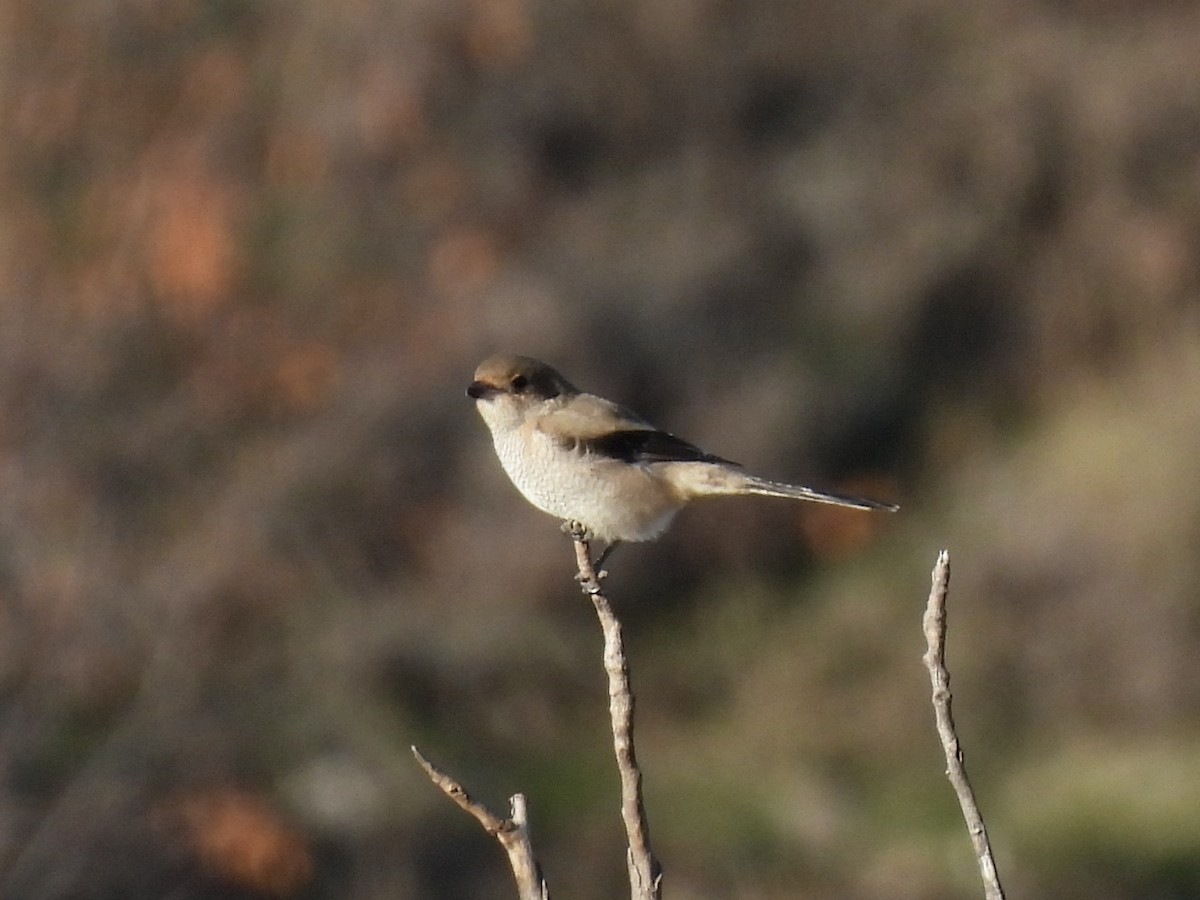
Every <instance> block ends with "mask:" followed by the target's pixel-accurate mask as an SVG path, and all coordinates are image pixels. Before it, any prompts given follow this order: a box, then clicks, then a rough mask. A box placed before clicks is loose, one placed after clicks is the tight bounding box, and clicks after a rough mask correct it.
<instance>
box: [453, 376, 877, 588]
mask: <svg viewBox="0 0 1200 900" xmlns="http://www.w3.org/2000/svg"><path fill="white" fill-rule="evenodd" d="M467 396H468V397H470V398H471V399H473V400H474V401H475V406H476V408H477V409H478V411H479V414H480V416H481V417H482V418H483V421H484V423H485V424H486V425H487V427H488V430H489V431H490V432H491V436H492V443H493V445H494V447H495V451H496V456H497V457H498V458H499V460H500V465H501V467H502V468H503V469H504V471H505V473H506V474H507V475H508V477H509V479H511V481H512V483H513V484H514V485H515V486H516V488H517V490H518V491H520V492H521V494H522V495H524V497H525V499H526V500H528V501H529V502H530V503H532V504H533V505H534V506H535V507H537V508H538V509H540V510H542V511H543V512H546V513H549V514H550V515H552V516H555V517H557V518H559V519H561V520H563V522H564V528H572V527H573V528H581V529H583V531H584V533H585V534H586V536H587V538H588V539H598V540H601V541H604V542H605V543H606V544H607V546H606V548H605V550H604V553H603V555H602V556H601V558H600V559H599V560H598V561H597V566H598V565H599V563H600V562H602V561H603V560H604V559H605V558H607V557H608V556H609V554H610V553H611V552H612V550H613V549H615V548H616V546H617V545H618V544H620V543H623V542H627V541H628V542H636V541H649V540H653V539H654V538H657V537H659V536H660V535H661V534H662V533H663V532H664V531H666V529H667V528H668V527H669V526H670V524H671V522H672V520H673V519H674V518H675V515H676V514H677V513H678V512H679V511H680V510H681V509H683V508H684V507H685V506H687V505H688V504H689V503H691V502H692V501H693V500H698V499H701V498H706V497H721V496H740V495H748V494H757V495H760V496H764V497H784V498H787V499H791V500H808V501H813V502H816V503H829V504H833V505H835V506H846V507H852V508H854V509H862V510H887V511H895V510H897V509H899V507H898V506H897V505H896V504H893V503H885V502H882V501H879V500H869V499H867V498H864V497H854V496H849V495H845V494H834V493H828V492H825V491H818V490H814V489H813V488H810V487H805V486H803V485H798V484H788V483H786V482H782V481H772V480H770V479H766V478H760V477H759V476H757V475H751V474H750V473H748V472H746V471H745V470H744V469H743V468H742V467H741V466H740V465H739V464H738V463H735V462H732V461H730V460H728V459H725V458H723V457H720V456H716V455H714V454H712V453H707V452H705V451H704V450H701V449H700V448H699V447H697V446H696V445H695V444H692V443H690V442H688V441H686V440H684V439H683V438H680V437H676V436H675V435H673V434H670V433H669V432H666V431H662V430H660V429H658V428H655V427H654V426H653V425H651V424H649V423H648V422H647V421H646V420H645V419H643V418H642V417H641V416H639V415H638V414H636V413H634V412H632V411H630V410H629V409H626V408H625V407H623V406H620V405H619V404H617V403H614V402H612V401H611V400H605V399H604V398H602V397H597V396H595V395H594V394H588V393H585V392H583V391H580V390H579V389H578V388H576V387H575V386H574V385H573V384H571V382H569V381H568V380H567V379H566V378H564V377H563V376H562V375H561V374H560V373H559V372H558V370H556V369H555V368H553V367H552V366H550V365H548V364H547V363H544V362H542V361H541V360H538V359H534V358H533V357H530V356H518V355H513V354H497V355H495V356H490V357H488V358H487V359H485V360H484V361H483V362H482V363H480V364H479V366H478V368H476V370H475V374H474V378H473V379H472V381H471V384H470V386H469V387H468V388H467Z"/></svg>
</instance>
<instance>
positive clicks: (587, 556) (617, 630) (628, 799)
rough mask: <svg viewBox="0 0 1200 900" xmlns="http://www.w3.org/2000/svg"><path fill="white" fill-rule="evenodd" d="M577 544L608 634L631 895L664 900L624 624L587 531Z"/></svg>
mask: <svg viewBox="0 0 1200 900" xmlns="http://www.w3.org/2000/svg"><path fill="white" fill-rule="evenodd" d="M567 531H568V533H569V534H570V535H571V537H572V539H574V541H575V559H576V562H577V563H578V565H579V583H580V586H581V587H582V589H583V592H584V593H585V594H587V595H588V596H589V597H591V599H592V604H593V605H594V606H595V607H596V615H597V616H598V617H599V619H600V628H601V629H602V630H603V632H604V671H605V672H606V673H607V674H608V701H609V702H608V708H609V714H610V716H611V718H612V733H613V748H614V749H615V751H616V756H617V769H618V771H619V772H620V774H621V818H622V819H623V820H624V822H625V834H626V836H627V837H628V839H629V849H628V854H627V857H626V864H627V866H628V868H629V887H630V896H631V897H632V898H633V900H659V898H661V897H662V870H661V869H660V868H659V865H658V860H656V859H655V858H654V853H653V851H652V850H651V849H650V825H649V823H648V822H647V821H646V808H645V805H644V804H643V802H642V773H641V770H640V769H639V768H638V764H637V757H636V755H635V753H634V747H633V707H634V699H633V691H632V690H631V689H630V687H629V665H628V663H627V662H626V660H625V644H624V640H623V637H622V634H621V623H620V622H619V621H618V620H617V617H616V616H615V615H613V611H612V607H611V606H610V605H609V603H608V599H607V598H606V597H605V596H604V593H603V590H602V589H601V586H600V578H601V576H600V575H599V574H597V572H596V569H595V566H594V565H593V564H592V557H591V552H590V549H589V547H588V541H587V536H586V532H585V531H584V530H583V529H582V528H581V527H578V526H571V527H569V528H568V529H567Z"/></svg>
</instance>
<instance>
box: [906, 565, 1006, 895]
mask: <svg viewBox="0 0 1200 900" xmlns="http://www.w3.org/2000/svg"><path fill="white" fill-rule="evenodd" d="M949 588H950V552H949V551H948V550H943V551H942V552H941V553H939V554H938V558H937V562H936V563H935V564H934V567H933V586H932V587H931V588H930V591H929V605H928V606H927V607H926V609H925V618H924V621H923V623H922V624H923V626H924V630H925V641H926V643H927V644H928V647H929V649H928V651H926V653H925V656H924V657H923V661H924V663H925V667H926V668H927V669H929V679H930V681H931V682H932V684H933V711H934V716H935V717H936V719H937V731H938V737H940V738H941V740H942V749H943V750H944V751H945V753H946V776H947V777H948V778H949V779H950V784H952V785H953V786H954V792H955V793H956V794H957V795H958V805H959V806H960V807H961V808H962V813H963V818H964V819H965V820H966V823H967V831H968V832H969V833H970V835H971V844H972V845H973V846H974V848H975V857H976V859H977V860H978V861H979V874H980V876H981V877H982V878H983V890H984V897H986V898H987V900H1004V889H1003V888H1002V887H1000V875H999V873H998V872H997V871H996V860H995V859H994V858H993V857H992V845H991V844H990V843H989V842H988V836H987V828H986V827H984V824H983V816H982V815H981V814H980V812H979V806H978V805H977V804H976V803H975V792H974V791H972V790H971V782H970V781H969V780H968V779H967V769H966V766H965V765H964V764H963V751H962V746H961V745H960V744H959V742H958V735H957V734H956V733H955V730H954V717H953V716H952V715H951V714H950V703H951V701H952V699H953V698H952V696H951V694H950V673H949V672H948V671H947V670H946V594H947V592H948V591H949Z"/></svg>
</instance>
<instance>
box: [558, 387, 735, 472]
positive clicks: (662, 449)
mask: <svg viewBox="0 0 1200 900" xmlns="http://www.w3.org/2000/svg"><path fill="white" fill-rule="evenodd" d="M536 427H537V429H538V430H539V431H542V432H544V433H546V434H548V435H549V436H550V437H552V438H554V439H555V440H556V441H558V443H559V444H561V445H562V446H564V447H569V448H571V449H573V450H583V451H585V452H588V453H592V454H595V455H597V456H607V457H609V458H611V459H618V460H621V461H622V462H627V463H651V462H710V463H722V464H725V465H736V463H731V462H730V461H729V460H727V459H722V458H721V457H719V456H714V455H713V454H711V453H705V452H704V451H703V450H701V449H700V448H699V447H697V446H696V445H695V444H692V443H689V442H688V441H685V440H684V439H683V438H680V437H676V436H675V435H673V434H669V433H667V432H665V431H659V430H658V429H657V428H655V427H654V426H652V425H650V424H648V423H647V422H646V421H644V420H643V419H642V418H641V417H640V416H638V415H637V414H635V413H633V412H630V411H629V410H627V409H625V408H624V407H622V406H618V405H617V404H616V403H612V402H611V401H609V400H604V399H602V398H600V397H596V396H593V395H591V394H577V395H576V396H574V397H572V398H571V399H570V401H568V402H567V403H564V404H562V405H560V406H558V407H557V408H555V409H554V410H553V411H551V412H549V413H547V414H546V415H544V416H542V417H540V418H539V419H538V422H537V426H536Z"/></svg>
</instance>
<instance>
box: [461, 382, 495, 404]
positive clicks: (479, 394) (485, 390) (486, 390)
mask: <svg viewBox="0 0 1200 900" xmlns="http://www.w3.org/2000/svg"><path fill="white" fill-rule="evenodd" d="M495 392H496V389H495V388H494V387H492V386H491V385H490V384H484V383H483V382H482V381H472V382H471V385H470V387H468V388H467V396H468V397H470V398H471V399H472V400H482V399H483V398H484V397H486V396H488V395H489V394H494V393H495Z"/></svg>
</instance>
